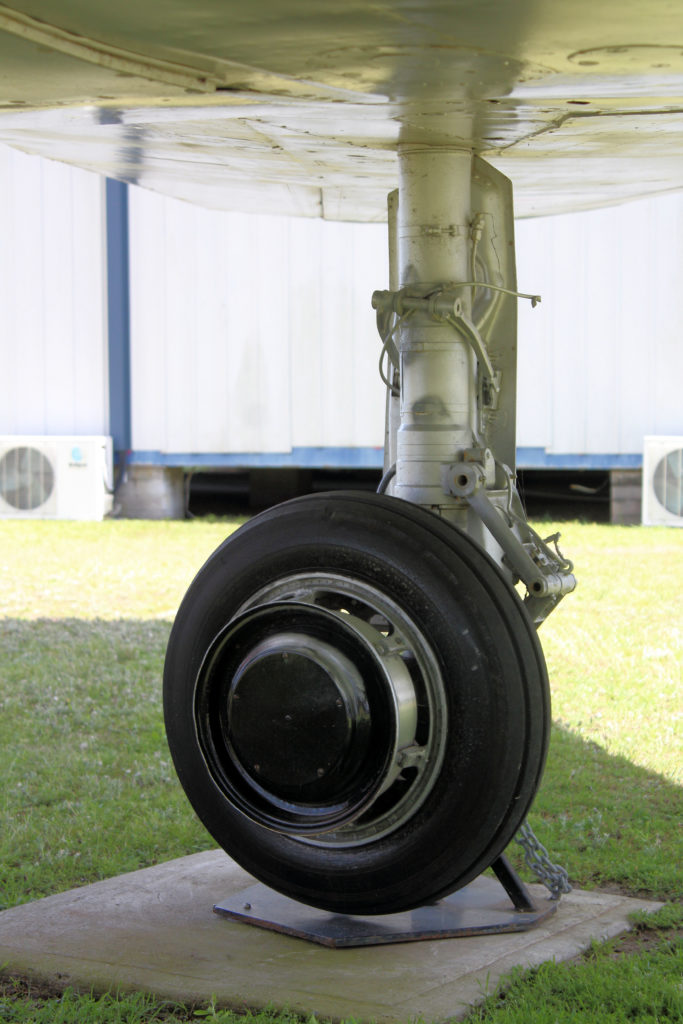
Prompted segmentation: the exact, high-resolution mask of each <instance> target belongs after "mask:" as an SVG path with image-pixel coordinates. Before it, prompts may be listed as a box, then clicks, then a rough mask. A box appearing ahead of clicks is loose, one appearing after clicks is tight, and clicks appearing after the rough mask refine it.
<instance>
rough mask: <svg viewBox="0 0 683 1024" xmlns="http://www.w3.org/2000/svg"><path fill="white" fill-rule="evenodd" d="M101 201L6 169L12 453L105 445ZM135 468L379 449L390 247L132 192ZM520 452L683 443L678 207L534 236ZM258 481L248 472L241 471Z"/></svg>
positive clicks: (377, 231)
mask: <svg viewBox="0 0 683 1024" xmlns="http://www.w3.org/2000/svg"><path fill="white" fill-rule="evenodd" d="M103 199H104V189H103V182H102V180H101V179H99V178H97V177H96V176H95V175H92V174H89V173H86V172H83V171H78V170H75V169H73V168H68V167H65V166H63V165H61V164H58V163H54V162H51V161H45V160H41V159H39V158H37V157H27V156H24V155H23V154H21V153H18V152H15V151H12V150H10V149H8V148H5V147H0V360H1V363H0V365H1V368H2V372H0V434H10V433H34V434H57V433H76V434H86V433H87V434H93V433H108V390H107V389H108V385H107V357H106V287H105V283H106V282H105V257H104V245H103V230H102V229H103V210H104V202H103ZM130 215H131V232H130V235H131V271H132V273H131V278H132V281H131V288H132V294H131V305H132V312H131V327H132V331H131V335H132V417H133V424H132V427H133V447H134V449H135V450H137V451H152V452H167V453H172V454H174V453H188V454H191V453H199V454H205V455H211V454H213V453H246V454H248V453H259V452H268V453H278V452H279V453H283V454H286V453H288V452H290V451H291V450H292V449H297V448H311V447H325V448H335V447H342V448H354V447H356V448H366V447H374V446H380V445H381V444H382V440H383V410H384V395H383V387H382V385H381V383H380V381H379V378H378V375H377V369H376V367H377V359H378V355H379V340H378V338H377V335H376V331H375V325H374V314H373V312H372V310H371V309H370V296H371V293H372V291H373V289H374V288H382V287H386V285H387V277H388V275H387V260H386V229H385V227H384V226H382V225H354V224H348V223H347V224H334V223H329V222H323V221H314V220H308V219H301V220H296V219H291V220H290V219H286V218H279V217H270V216H259V217H256V216H247V215H242V214H235V213H233V214H229V213H215V212H209V211H206V210H203V209H200V208H198V207H194V206H191V205H189V204H186V203H182V202H180V201H177V200H171V199H165V198H163V197H160V196H157V195H154V194H152V193H149V192H145V191H143V190H141V189H136V188H131V190H130ZM516 232H517V242H518V250H517V253H518V280H519V286H520V288H522V289H523V290H525V291H533V292H540V293H541V294H542V295H543V302H542V304H541V305H540V306H539V307H537V308H536V309H535V310H532V309H531V308H530V307H529V305H528V303H525V302H521V303H520V330H519V400H518V445H519V446H520V447H522V448H541V449H546V450H547V451H548V452H550V453H555V454H556V455H557V456H558V457H561V456H563V455H575V454H595V455H612V454H633V453H638V452H640V451H641V449H642V438H643V436H644V435H646V434H681V433H683V403H682V402H681V398H680V393H681V382H682V381H683V337H682V335H683V287H681V284H682V281H681V277H682V274H683V196H682V195H680V194H678V195H671V196H665V197H659V198H656V199H650V200H642V201H639V202H635V203H631V204H628V205H625V206H621V207H614V208H611V209H607V210H601V211H594V212H590V213H583V214H575V215H571V216H562V217H554V218H548V219H544V220H530V221H522V222H518V223H517V226H516ZM245 461H248V460H246V459H245Z"/></svg>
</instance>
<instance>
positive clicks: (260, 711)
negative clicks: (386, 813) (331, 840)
mask: <svg viewBox="0 0 683 1024" xmlns="http://www.w3.org/2000/svg"><path fill="white" fill-rule="evenodd" d="M296 597H297V598H300V597H301V595H300V594H297V595H296ZM328 600H329V595H328ZM347 603H348V602H347ZM405 653H406V652H405V650H404V648H403V647H402V646H401V644H400V643H397V642H395V641H393V642H392V641H391V640H390V639H389V638H387V637H386V636H385V635H384V634H383V633H382V632H381V631H380V630H379V629H378V628H377V626H376V625H374V626H373V625H372V624H371V623H369V622H367V621H364V620H363V619H362V618H359V617H358V616H357V615H353V614H351V613H349V611H348V610H346V609H337V610H335V609H331V608H325V607H321V606H320V605H319V604H317V603H316V601H315V600H314V599H311V600H310V601H309V602H302V601H301V600H294V599H292V596H291V595H290V599H289V600H286V601H282V600H275V601H272V602H269V603H265V604H262V605H257V606H256V607H252V608H250V609H248V610H246V611H244V612H243V614H241V615H238V616H237V617H236V618H235V619H233V620H232V621H231V622H230V623H229V624H228V626H227V627H226V628H225V629H224V630H223V631H222V633H220V634H219V635H218V637H216V639H215V640H214V642H213V644H212V645H211V647H210V648H209V651H208V652H207V655H206V657H205V659H204V662H203V664H202V667H201V669H200V672H199V674H198V677H197V685H196V690H195V723H196V729H197V735H198V738H199V741H200V745H201V748H202V753H203V756H204V759H205V761H206V763H207V766H208V768H209V770H210V772H211V775H212V777H213V779H214V782H215V783H216V784H217V785H218V787H219V788H220V789H221V790H222V792H223V793H224V794H225V795H226V796H228V798H229V799H230V801H231V802H232V803H233V804H234V805H235V806H237V807H238V808H239V809H240V810H241V811H242V812H243V813H245V814H246V815H247V816H248V817H250V818H251V819H252V820H254V821H256V822H258V823H259V824H262V825H265V826H266V827H268V828H270V829H272V830H274V831H277V832H281V833H283V834H290V835H297V836H302V837H305V836H309V837H316V836H319V835H325V834H327V833H330V832H334V833H337V832H339V830H342V831H343V830H344V828H346V827H348V826H349V825H351V823H353V822H356V821H357V820H358V819H359V818H361V817H362V816H363V815H364V814H367V813H368V812H369V810H370V809H371V808H372V807H373V806H374V805H375V803H376V801H377V800H378V798H379V797H380V795H381V794H383V793H385V792H386V791H387V790H389V789H390V788H391V786H392V785H393V783H394V782H395V781H396V780H397V778H398V777H399V775H400V774H401V773H402V770H403V767H404V766H405V764H406V759H407V758H408V757H409V754H408V751H409V750H411V749H414V747H415V743H416V737H417V732H418V695H417V693H416V687H415V684H414V682H413V679H412V677H411V673H410V670H409V667H408V664H407V661H406V659H405V657H404V656H405ZM402 655H404V656H402Z"/></svg>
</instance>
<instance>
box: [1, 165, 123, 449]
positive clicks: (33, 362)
mask: <svg viewBox="0 0 683 1024" xmlns="http://www.w3.org/2000/svg"><path fill="white" fill-rule="evenodd" d="M103 224H104V188H103V180H102V179H101V178H99V177H98V176H97V175H95V174H91V173H89V172H87V171H79V170H77V169H75V168H72V167H67V166H66V165H65V164H59V163H55V162H53V161H49V160H43V159H40V158H39V157H33V156H25V155H24V154H23V153H19V152H17V151H16V150H12V149H9V148H8V147H6V146H0V368H1V369H0V434H39V435H42V434H103V433H107V429H108V421H109V398H108V362H107V335H106V265H105V253H104V244H103V239H104V234H103Z"/></svg>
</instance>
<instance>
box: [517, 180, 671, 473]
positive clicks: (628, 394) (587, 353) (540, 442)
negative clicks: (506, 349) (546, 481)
mask: <svg viewBox="0 0 683 1024" xmlns="http://www.w3.org/2000/svg"><path fill="white" fill-rule="evenodd" d="M516 235H517V274H518V282H519V287H520V288H521V289H522V290H523V291H532V292H539V293H541V295H542V297H543V301H542V302H541V304H540V305H539V306H537V307H536V309H531V308H530V306H529V305H528V303H521V304H520V310H519V362H518V377H519V391H518V406H517V410H518V411H517V424H518V435H517V443H518V446H520V447H522V448H523V447H544V448H546V449H547V450H548V451H549V452H552V453H580V454H583V453H586V454H604V453H610V454H614V453H617V454H618V453H634V452H636V453H637V452H640V451H642V444H643V436H644V435H645V434H683V400H682V399H681V390H682V386H683V194H681V193H678V194H672V195H667V196H661V197H658V198H655V199H647V200H639V201H637V202H633V203H629V204H628V205H625V206H618V207H611V208H609V209H605V210H594V211H591V212H589V213H579V214H572V215H570V216H562V217H548V218H544V219H539V220H528V221H519V222H518V223H517V225H516Z"/></svg>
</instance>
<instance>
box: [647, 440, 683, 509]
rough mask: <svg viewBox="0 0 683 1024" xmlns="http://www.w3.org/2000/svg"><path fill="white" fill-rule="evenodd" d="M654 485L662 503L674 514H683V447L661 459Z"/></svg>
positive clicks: (653, 478) (653, 476)
mask: <svg viewBox="0 0 683 1024" xmlns="http://www.w3.org/2000/svg"><path fill="white" fill-rule="evenodd" d="M652 486H653V488H654V492H655V495H656V497H657V501H658V502H659V503H660V505H663V506H664V508H665V509H666V510H667V511H668V512H671V514H672V515H674V516H683V449H678V451H673V452H669V454H668V455H665V456H664V458H662V459H660V460H659V462H658V463H657V466H656V468H655V471H654V473H653V475H652Z"/></svg>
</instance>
